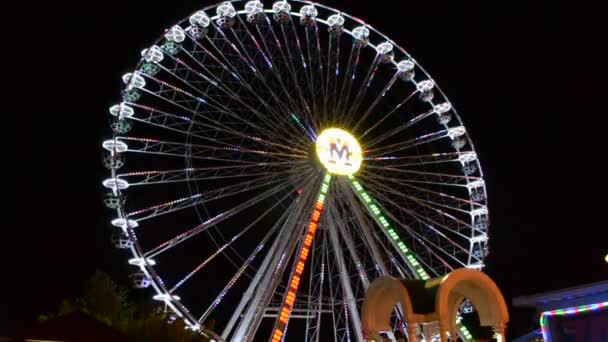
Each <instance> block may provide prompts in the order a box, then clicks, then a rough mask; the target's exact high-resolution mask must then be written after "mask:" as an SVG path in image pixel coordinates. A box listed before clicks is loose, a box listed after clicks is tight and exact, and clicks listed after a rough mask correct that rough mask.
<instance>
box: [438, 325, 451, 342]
mask: <svg viewBox="0 0 608 342" xmlns="http://www.w3.org/2000/svg"><path fill="white" fill-rule="evenodd" d="M448 326H449V324H448V323H447V322H445V321H440V322H439V338H440V340H441V342H448V331H449V329H448Z"/></svg>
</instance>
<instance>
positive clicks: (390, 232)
mask: <svg viewBox="0 0 608 342" xmlns="http://www.w3.org/2000/svg"><path fill="white" fill-rule="evenodd" d="M348 178H349V179H350V181H351V183H352V184H353V186H354V187H355V190H357V193H358V194H359V196H360V197H361V199H362V200H363V202H365V205H366V206H367V207H368V209H369V210H370V211H371V212H372V213H373V214H374V218H375V219H377V220H378V222H380V224H381V225H382V227H383V228H384V230H385V231H386V232H387V233H388V235H389V236H390V237H391V239H393V241H394V242H395V244H397V246H398V247H399V249H400V250H401V252H403V254H404V255H405V258H406V259H407V260H408V262H409V264H410V266H411V267H412V268H413V269H415V270H416V273H418V275H419V276H420V278H421V279H423V280H429V279H431V277H430V276H429V274H428V273H426V271H425V270H424V268H423V267H422V265H421V264H420V263H419V262H418V260H417V259H416V257H415V256H414V254H413V253H412V252H411V251H410V250H409V249H408V248H407V246H406V245H405V243H403V241H401V238H400V237H399V235H397V232H396V231H395V229H394V228H393V227H391V224H390V223H389V222H388V220H387V219H386V217H384V215H382V211H380V208H378V205H377V204H376V203H375V201H374V200H373V199H372V198H371V196H370V195H369V194H368V193H367V192H366V191H365V189H364V188H363V186H362V185H361V183H359V182H358V181H357V180H356V179H355V177H353V176H352V175H351V176H348ZM458 325H459V327H458V329H459V330H460V332H461V333H462V335H463V336H464V337H465V338H466V339H467V341H471V340H472V339H473V335H471V332H470V331H469V329H467V327H465V326H464V324H462V323H460V320H459V321H458Z"/></svg>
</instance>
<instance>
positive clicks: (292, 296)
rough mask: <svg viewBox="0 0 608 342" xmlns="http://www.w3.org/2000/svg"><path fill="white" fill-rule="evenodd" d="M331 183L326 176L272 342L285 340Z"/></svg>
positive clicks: (329, 178)
mask: <svg viewBox="0 0 608 342" xmlns="http://www.w3.org/2000/svg"><path fill="white" fill-rule="evenodd" d="M330 181H331V176H330V175H326V176H325V179H324V180H323V185H322V186H321V192H320V193H319V197H318V198H317V203H316V204H315V210H314V212H313V213H312V218H311V219H310V223H309V224H308V232H307V233H306V238H305V240H304V243H303V244H302V246H301V247H300V251H299V254H298V255H299V257H298V259H297V260H298V261H297V263H296V266H295V267H296V268H295V272H294V273H293V275H292V277H291V279H290V281H289V288H288V289H287V294H286V296H285V299H284V302H283V307H282V309H281V313H280V314H279V320H278V321H277V323H276V324H275V329H274V332H273V333H272V340H271V341H272V342H280V341H281V339H282V338H283V334H284V333H285V327H286V326H287V322H288V321H289V316H290V315H291V311H292V309H293V304H294V303H295V300H296V295H297V293H298V287H299V285H300V278H301V276H302V273H303V272H304V267H305V266H306V259H308V253H309V252H310V247H311V246H312V242H313V240H314V238H315V232H316V231H317V225H318V224H319V219H320V218H321V213H322V212H323V203H324V202H325V195H326V194H327V189H328V188H329V182H330Z"/></svg>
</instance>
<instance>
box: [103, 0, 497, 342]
mask: <svg viewBox="0 0 608 342" xmlns="http://www.w3.org/2000/svg"><path fill="white" fill-rule="evenodd" d="M123 81H124V86H123V89H122V93H121V99H120V100H119V101H118V103H117V104H116V105H114V106H112V107H111V108H110V110H109V111H110V114H111V116H112V117H111V123H112V124H111V126H112V130H113V132H114V134H113V136H112V138H111V139H109V140H106V141H105V142H104V143H103V148H104V149H105V150H107V157H106V158H105V160H104V161H105V165H106V167H107V168H108V169H109V170H110V173H111V175H110V177H108V178H107V179H106V180H104V181H103V186H104V187H105V188H107V189H108V194H107V197H106V198H105V203H106V205H107V207H109V208H111V209H114V210H115V217H113V219H112V221H111V222H112V225H113V226H115V227H116V228H115V234H114V235H113V238H112V241H113V243H114V244H115V246H116V247H118V248H124V249H128V250H129V251H130V252H131V254H132V257H131V258H130V260H129V263H130V264H131V265H133V268H134V272H133V274H132V276H131V278H132V280H133V282H134V284H135V286H137V287H140V288H145V287H150V286H151V287H152V288H153V289H154V291H155V295H154V299H156V300H159V301H161V302H163V303H164V304H166V306H167V307H168V308H170V309H171V310H172V311H173V312H174V314H175V315H176V316H180V317H183V318H184V319H185V321H186V322H187V324H188V326H189V328H190V329H194V330H201V329H202V327H203V324H204V323H205V322H207V321H208V320H209V319H214V320H215V321H216V322H217V324H216V328H215V333H217V335H214V337H215V339H216V340H225V341H252V340H254V339H255V340H256V341H257V340H262V339H267V340H269V341H282V340H289V338H286V337H287V336H290V337H292V338H293V339H295V340H305V341H319V340H329V338H334V339H335V340H339V341H346V340H355V341H363V340H364V336H363V333H362V330H361V322H360V321H359V310H360V306H361V303H362V300H363V297H364V294H365V292H366V289H367V288H368V286H369V284H370V282H371V281H373V280H374V279H375V278H376V277H379V276H383V275H392V276H396V277H400V278H411V279H430V278H433V277H436V276H441V275H444V274H446V273H447V272H449V271H450V270H452V269H455V268H460V267H470V268H476V269H480V268H482V267H483V260H484V257H485V255H486V254H487V245H488V209H487V206H486V190H485V184H484V181H483V177H482V176H483V174H482V171H481V167H480V165H479V162H478V159H477V155H476V153H475V151H474V148H473V144H472V143H471V140H470V139H469V136H468V134H467V131H466V129H465V127H464V126H463V123H462V122H461V120H460V118H459V117H458V115H457V114H456V112H455V110H454V109H453V108H452V106H451V104H450V102H449V101H448V99H447V98H446V97H445V96H444V94H443V93H442V92H441V90H440V89H439V88H438V86H437V85H436V84H435V82H434V81H433V79H432V78H431V77H430V76H429V75H428V74H427V73H426V72H425V70H424V69H423V68H422V67H421V66H420V65H419V64H418V62H417V61H416V60H415V59H414V58H413V57H412V56H410V55H409V54H408V53H407V52H406V51H405V50H404V49H403V48H401V47H399V46H398V45H397V44H396V43H395V42H393V41H392V40H391V39H389V38H388V37H387V36H385V35H383V34H382V33H380V32H379V31H377V30H375V29H374V28H373V27H371V26H370V25H368V24H366V23H365V22H364V21H362V20H361V19H358V18H354V17H352V16H349V15H347V14H345V13H342V12H340V11H337V10H335V9H333V8H330V7H327V6H323V5H321V4H317V3H315V4H313V3H311V2H307V1H299V0H292V1H278V2H275V3H274V4H272V5H267V4H263V3H262V2H260V1H249V2H245V1H232V2H224V3H220V4H216V5H213V6H209V7H206V8H204V9H202V10H200V11H198V12H196V13H194V14H192V15H191V16H189V17H188V18H186V19H185V20H183V21H181V22H180V23H178V24H177V25H175V26H173V27H171V28H169V29H167V30H166V31H165V33H164V35H163V36H162V37H161V38H160V39H159V40H158V41H156V42H155V43H154V44H152V45H150V46H149V47H148V48H147V49H145V50H143V51H142V58H141V61H140V62H139V63H138V64H137V66H136V67H135V68H134V69H133V71H132V72H130V73H127V74H126V75H124V76H123ZM393 322H394V328H393V330H392V331H388V332H387V335H388V336H389V337H390V336H394V334H395V333H397V334H398V331H400V330H402V329H403V324H404V323H403V322H402V320H400V313H399V310H395V314H394V317H393ZM206 333H208V332H206ZM328 334H329V335H328Z"/></svg>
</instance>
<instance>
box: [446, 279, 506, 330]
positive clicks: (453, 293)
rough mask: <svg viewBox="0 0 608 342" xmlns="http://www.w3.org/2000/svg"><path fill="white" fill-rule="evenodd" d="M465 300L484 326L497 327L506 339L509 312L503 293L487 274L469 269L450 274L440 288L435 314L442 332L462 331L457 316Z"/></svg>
mask: <svg viewBox="0 0 608 342" xmlns="http://www.w3.org/2000/svg"><path fill="white" fill-rule="evenodd" d="M465 298H467V299H469V300H470V301H471V303H472V304H473V306H474V307H475V309H476V310H477V312H478V313H479V321H480V324H481V325H482V326H492V327H494V328H495V329H496V332H497V333H498V334H500V335H501V338H502V337H504V329H505V327H506V324H507V322H508V321H509V311H508V310H507V305H506V303H505V299H504V297H503V295H502V293H501V292H500V290H499V289H498V286H496V283H494V281H493V280H492V279H491V278H490V277H488V276H487V275H486V274H485V273H483V272H480V271H476V270H472V269H467V268H461V269H457V270H455V271H452V272H450V273H449V274H448V275H446V276H445V277H443V279H442V281H441V285H439V289H438V291H437V296H436V297H435V310H436V312H437V313H438V314H439V318H440V325H441V326H442V328H443V329H442V330H443V331H445V330H446V329H449V331H453V332H454V331H458V330H457V327H456V323H455V322H456V315H457V313H458V307H459V305H460V303H462V301H463V300H464V299H465Z"/></svg>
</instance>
